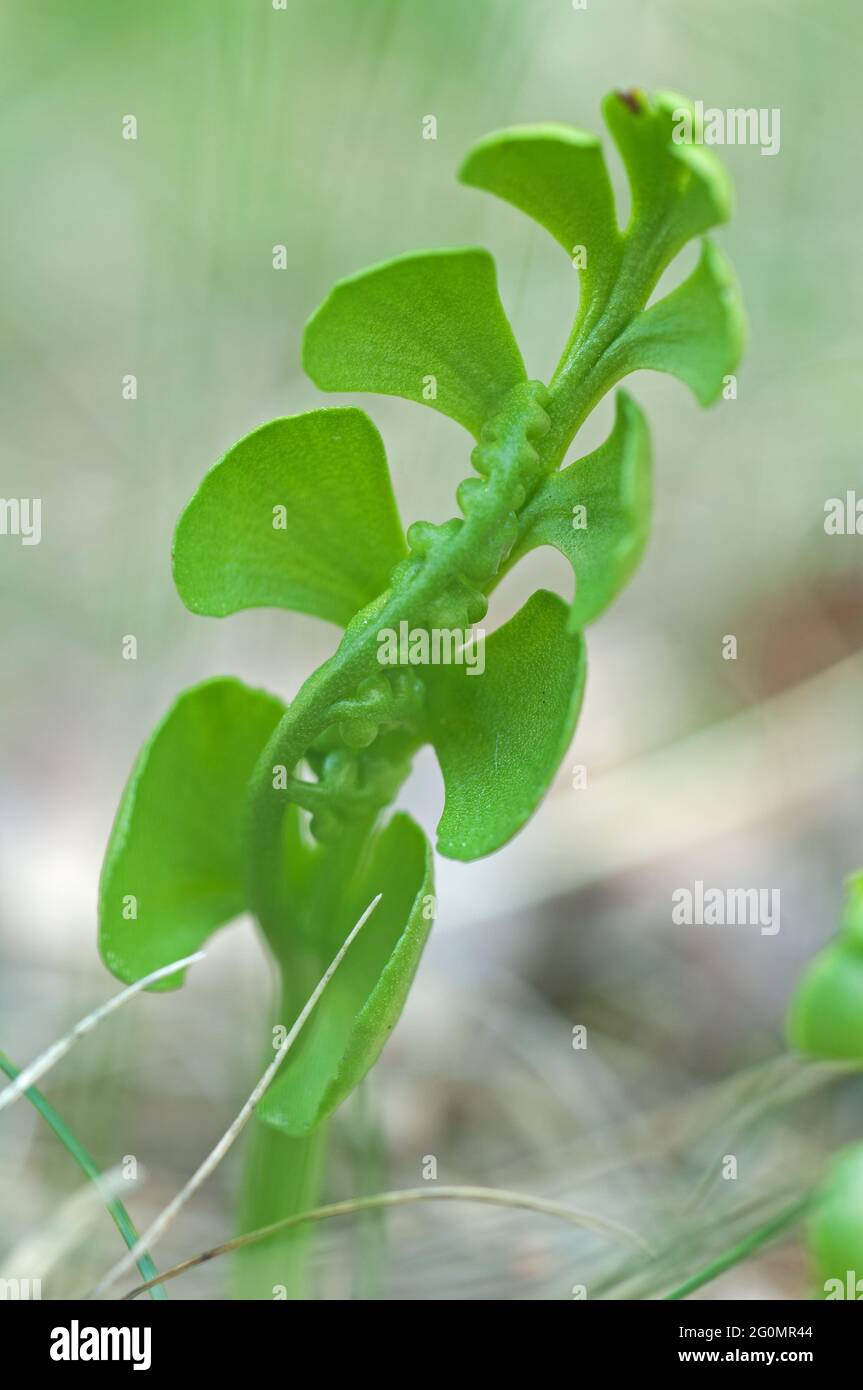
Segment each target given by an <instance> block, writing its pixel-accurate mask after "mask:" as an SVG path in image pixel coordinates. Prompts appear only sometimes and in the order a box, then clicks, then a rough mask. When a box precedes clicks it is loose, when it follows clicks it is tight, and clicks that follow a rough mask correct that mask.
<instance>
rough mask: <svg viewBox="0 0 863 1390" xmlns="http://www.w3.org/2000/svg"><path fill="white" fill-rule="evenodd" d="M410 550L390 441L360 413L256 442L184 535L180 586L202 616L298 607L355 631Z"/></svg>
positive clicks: (192, 509) (211, 487) (296, 423)
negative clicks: (362, 611) (357, 618)
mask: <svg viewBox="0 0 863 1390" xmlns="http://www.w3.org/2000/svg"><path fill="white" fill-rule="evenodd" d="M406 553H407V551H406V546H405V542H404V537H403V535H402V528H401V523H400V522H399V517H398V511H397V508H396V503H395V499H394V497H393V492H392V486H391V484H390V477H389V471H388V468H387V460H386V454H385V452H384V446H383V443H382V441H381V437H380V435H379V434H378V432H377V430H376V429H375V427H374V425H373V424H372V422H371V420H370V419H369V418H368V416H367V415H365V414H364V413H363V411H361V410H356V409H355V408H352V407H350V408H345V409H328V410H312V411H309V412H308V413H307V414H304V415H292V416H289V417H288V418H287V419H283V420H272V421H271V422H270V423H269V424H267V425H262V426H261V428H260V429H257V430H255V431H254V432H253V433H252V434H249V435H246V437H245V439H241V440H240V442H239V444H236V445H234V447H233V449H230V450H229V451H228V453H227V454H226V455H225V457H224V458H223V459H222V460H221V462H219V463H217V464H216V465H215V467H214V468H212V469H211V470H210V472H209V473H208V474H207V475H206V477H205V478H204V481H203V482H202V483H201V486H200V487H199V488H198V491H197V492H196V493H195V495H194V497H193V498H192V500H191V501H190V502H189V504H188V506H187V507H186V509H185V511H184V512H183V514H182V516H181V517H180V521H179V524H178V526H177V532H176V536H175V539H174V579H175V582H176V585H177V589H178V592H179V594H180V597H181V598H182V600H183V602H184V603H185V605H186V607H187V608H190V609H191V610H192V612H193V613H206V614H208V615H211V616H214V617H224V616H225V614H227V613H236V612H238V611H240V610H241V609H244V608H262V607H274V608H288V609H293V610H294V611H296V612H300V613H312V614H314V615H315V616H316V617H319V618H326V619H329V621H330V622H334V623H339V624H341V625H342V626H344V625H345V624H347V623H348V622H349V620H350V619H351V618H352V617H353V615H354V613H355V612H356V611H357V609H358V608H362V607H363V606H364V605H365V604H366V603H368V602H369V601H370V600H371V599H373V598H374V597H375V596H376V595H377V594H379V593H380V592H381V590H382V589H385V588H386V586H387V583H388V580H389V575H390V571H391V570H392V569H393V567H394V566H395V565H396V564H398V562H399V561H400V560H401V559H403V558H404V556H405V554H406Z"/></svg>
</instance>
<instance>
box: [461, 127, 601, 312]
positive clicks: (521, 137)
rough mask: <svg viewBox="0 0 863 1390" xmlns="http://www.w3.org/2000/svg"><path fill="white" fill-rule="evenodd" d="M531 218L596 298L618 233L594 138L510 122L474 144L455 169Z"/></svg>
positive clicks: (589, 295) (562, 129)
mask: <svg viewBox="0 0 863 1390" xmlns="http://www.w3.org/2000/svg"><path fill="white" fill-rule="evenodd" d="M459 178H460V179H461V181H462V182H463V183H466V184H470V185H472V186H473V187H474V188H483V189H485V190H486V191H487V192H488V193H495V194H496V195H497V196H498V197H499V198H503V199H505V201H506V202H508V203H512V204H513V205H514V206H515V207H517V208H520V209H521V210H522V212H526V213H527V214H528V216H529V217H533V218H534V219H535V220H536V221H537V222H539V223H540V225H541V226H543V227H545V228H546V230H547V231H549V232H551V234H552V236H553V237H554V238H555V239H556V240H557V241H559V242H560V244H561V246H562V247H563V249H564V250H565V251H566V253H567V255H568V256H569V257H570V258H571V259H574V260H575V261H576V262H577V261H578V259H579V257H578V256H577V255H575V254H574V253H576V251H577V249H578V248H582V247H583V248H584V250H585V252H586V256H585V263H584V268H583V270H582V271H581V281H582V288H583V294H584V296H585V298H586V300H587V301H593V300H595V299H604V298H605V297H606V296H607V293H608V290H609V288H610V286H611V284H612V282H613V280H614V277H615V276H616V274H617V272H618V269H619V266H620V244H621V236H620V232H619V231H618V227H617V218H616V214H615V209H614V194H613V192H612V188H611V183H610V181H609V178H608V170H607V169H606V166H605V159H604V157H603V153H602V147H601V145H600V143H599V140H598V139H597V138H596V136H595V135H589V134H587V133H586V132H585V131H581V130H575V129H573V128H572V127H571V126H564V125H531V126H515V127H513V128H512V129H510V130H501V131H498V132H497V133H496V134H494V135H488V136H486V137H485V139H483V140H480V141H479V143H478V144H476V145H474V147H473V149H472V150H471V151H470V153H469V154H468V156H467V158H466V159H465V161H464V163H463V165H462V167H461V169H460V170H459Z"/></svg>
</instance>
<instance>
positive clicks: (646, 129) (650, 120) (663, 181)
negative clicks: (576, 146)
mask: <svg viewBox="0 0 863 1390" xmlns="http://www.w3.org/2000/svg"><path fill="white" fill-rule="evenodd" d="M684 113H688V117H689V121H690V123H691V122H692V120H693V106H692V102H691V101H689V100H688V99H687V98H686V97H683V96H680V95H679V94H678V93H676V92H657V93H656V94H655V95H654V96H653V97H652V98H651V97H648V96H646V95H645V93H644V92H639V91H634V92H626V93H622V92H611V93H609V95H608V96H607V97H606V98H605V100H604V101H603V103H602V114H603V116H604V118H605V121H606V124H607V125H608V128H609V130H610V131H611V134H612V138H613V139H614V142H615V144H616V145H617V148H618V150H619V151H620V156H621V158H622V160H623V163H624V165H625V167H626V173H627V177H628V179H629V184H630V188H631V190H632V212H631V215H630V220H629V226H628V227H627V229H626V236H627V238H629V239H633V240H634V239H635V237H636V235H637V234H640V233H641V232H642V231H643V232H644V233H645V234H646V236H647V237H649V238H650V241H651V243H652V246H653V250H654V254H655V255H656V256H657V270H656V278H657V279H658V277H659V274H660V273H661V271H662V270H663V269H664V268H665V266H667V265H668V263H669V262H670V261H671V260H672V258H673V257H674V256H675V255H676V254H677V252H678V251H679V250H680V249H681V247H683V246H685V245H686V243H687V242H688V241H691V240H692V239H693V237H697V236H700V235H701V234H702V233H703V232H706V231H708V230H709V229H710V228H711V227H715V226H717V225H718V224H719V223H721V222H726V221H727V220H728V218H729V217H730V216H731V209H732V191H731V182H730V179H729V177H728V174H727V173H726V171H725V169H724V168H723V166H722V164H721V163H720V162H719V160H718V159H716V158H715V156H714V155H713V154H712V153H711V152H710V150H707V149H705V148H704V146H703V145H696V144H687V143H685V142H684V138H682V137H685V136H686V135H687V122H686V119H685V117H684ZM689 133H690V134H692V133H694V131H693V129H692V126H691V125H690V130H689Z"/></svg>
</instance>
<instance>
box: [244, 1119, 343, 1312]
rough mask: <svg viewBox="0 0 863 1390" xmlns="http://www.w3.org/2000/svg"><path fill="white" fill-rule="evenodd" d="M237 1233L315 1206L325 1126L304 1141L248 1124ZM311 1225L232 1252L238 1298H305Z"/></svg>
mask: <svg viewBox="0 0 863 1390" xmlns="http://www.w3.org/2000/svg"><path fill="white" fill-rule="evenodd" d="M250 1129H251V1134H250V1136H249V1150H248V1153H247V1158H246V1170H245V1173H244V1185H243V1192H242V1196H241V1201H240V1208H239V1229H240V1232H241V1234H245V1233H246V1232H248V1231H255V1230H259V1229H260V1228H261V1226H267V1225H271V1224H272V1223H273V1222H275V1221H280V1220H282V1219H284V1218H285V1217H288V1216H293V1215H295V1214H297V1213H299V1212H302V1211H306V1210H308V1208H309V1206H310V1205H314V1203H315V1201H316V1199H317V1195H318V1190H319V1187H320V1180H321V1176H322V1169H323V1165H324V1160H325V1155H326V1137H327V1126H326V1124H322V1125H318V1127H317V1129H316V1130H315V1131H314V1133H313V1134H311V1135H309V1137H308V1138H305V1139H294V1138H293V1137H292V1136H291V1135H288V1134H282V1133H281V1132H280V1131H279V1130H277V1129H274V1128H273V1126H272V1125H267V1124H264V1123H263V1122H262V1121H261V1120H258V1119H254V1120H252V1122H251V1124H250ZM312 1238H313V1229H312V1227H311V1226H298V1227H295V1228H294V1229H292V1230H287V1231H282V1232H278V1233H277V1234H275V1235H273V1236H271V1237H270V1238H269V1239H268V1240H265V1241H262V1242H261V1243H260V1244H259V1245H249V1246H247V1247H245V1248H244V1249H242V1250H239V1251H238V1252H237V1254H236V1256H235V1265H234V1281H235V1290H236V1293H237V1294H238V1296H239V1297H241V1298H246V1299H249V1298H257V1299H279V1298H288V1299H292V1300H302V1299H306V1298H308V1297H309V1287H308V1279H307V1265H308V1258H309V1253H310V1248H311V1241H312Z"/></svg>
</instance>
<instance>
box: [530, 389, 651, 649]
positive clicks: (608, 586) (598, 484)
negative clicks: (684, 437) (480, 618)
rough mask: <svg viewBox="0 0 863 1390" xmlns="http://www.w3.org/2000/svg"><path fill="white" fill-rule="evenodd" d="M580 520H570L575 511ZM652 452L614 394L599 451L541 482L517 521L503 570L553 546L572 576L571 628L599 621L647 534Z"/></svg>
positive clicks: (633, 410) (634, 408)
mask: <svg viewBox="0 0 863 1390" xmlns="http://www.w3.org/2000/svg"><path fill="white" fill-rule="evenodd" d="M580 508H583V513H581V512H579V513H578V514H576V509H580ZM650 515H651V452H650V433H649V431H648V428H647V421H646V420H645V418H644V415H643V413H642V411H641V409H640V408H639V406H638V405H636V403H635V401H634V400H633V399H632V397H631V396H629V395H627V394H626V392H625V391H619V392H618V394H617V408H616V416H615V422H614V428H613V430H612V432H611V434H610V435H609V436H608V439H607V440H606V441H605V443H604V444H602V445H600V447H599V448H598V449H596V450H595V451H594V452H593V453H592V454H588V455H587V456H586V457H585V458H582V459H579V460H578V461H577V462H576V463H573V464H571V465H570V466H569V468H564V469H562V470H561V471H560V472H558V473H552V474H550V475H549V476H548V477H546V478H544V479H543V481H542V482H541V483H540V485H539V487H538V488H537V489H536V491H535V492H534V494H533V496H532V497H531V499H530V501H529V502H528V504H527V506H526V507H525V508H524V509H523V511H522V512H521V515H520V517H519V525H520V530H519V539H518V540H517V542H516V544H515V547H514V548H513V551H512V553H511V555H510V556H509V558H508V560H507V565H506V568H507V569H509V568H511V567H512V565H514V564H515V563H516V562H517V561H518V560H520V559H521V558H522V556H523V555H526V554H527V552H528V551H529V550H533V549H535V548H536V546H539V545H553V546H554V547H555V548H556V549H557V550H559V551H560V552H561V554H562V555H565V556H566V558H567V559H568V560H569V562H570V564H571V565H572V568H573V569H574V571H575V577H576V589H575V598H574V600H573V605H572V610H571V612H570V616H569V629H570V631H571V632H579V631H581V629H582V628H584V627H586V626H587V624H588V623H591V622H593V621H594V619H595V618H597V617H599V615H600V613H602V612H603V611H604V610H605V609H606V608H607V607H608V605H609V604H610V603H611V602H612V600H613V599H614V598H616V596H617V595H618V594H619V593H620V591H621V589H622V588H623V587H624V585H625V584H626V583H627V581H628V579H629V578H630V576H631V575H632V572H633V570H634V569H635V567H636V565H637V564H638V562H639V560H640V559H641V556H642V554H643V552H644V547H645V545H646V543H647V538H648V535H649V533H650Z"/></svg>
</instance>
